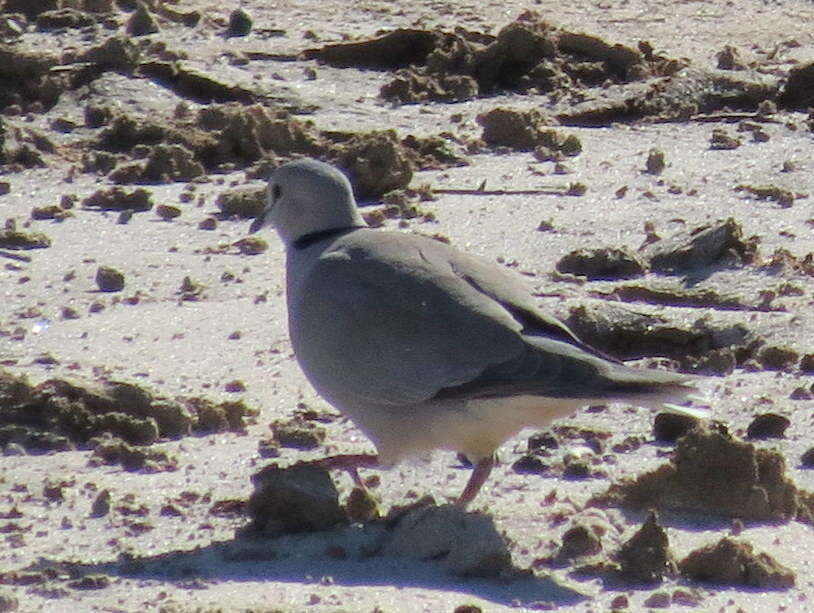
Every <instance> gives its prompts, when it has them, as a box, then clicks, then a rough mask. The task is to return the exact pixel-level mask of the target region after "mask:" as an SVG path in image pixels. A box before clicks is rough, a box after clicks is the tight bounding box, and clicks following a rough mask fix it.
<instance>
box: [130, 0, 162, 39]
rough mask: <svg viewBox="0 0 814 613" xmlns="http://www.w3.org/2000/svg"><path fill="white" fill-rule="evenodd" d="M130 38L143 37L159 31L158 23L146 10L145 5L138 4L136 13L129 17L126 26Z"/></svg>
mask: <svg viewBox="0 0 814 613" xmlns="http://www.w3.org/2000/svg"><path fill="white" fill-rule="evenodd" d="M126 30H127V33H128V34H130V36H145V35H147V34H155V33H156V32H158V31H159V27H158V22H157V21H156V19H155V17H154V16H153V14H152V13H151V12H150V11H149V10H148V9H147V5H146V4H144V3H143V2H139V3H138V6H137V7H136V11H135V12H134V13H133V14H132V15H131V16H130V19H129V20H128V21H127V26H126Z"/></svg>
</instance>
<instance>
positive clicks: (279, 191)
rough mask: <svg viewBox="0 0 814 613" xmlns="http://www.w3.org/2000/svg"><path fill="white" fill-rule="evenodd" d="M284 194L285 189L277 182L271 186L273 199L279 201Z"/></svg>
mask: <svg viewBox="0 0 814 613" xmlns="http://www.w3.org/2000/svg"><path fill="white" fill-rule="evenodd" d="M282 195H283V189H282V188H281V187H280V186H279V185H277V184H276V183H275V184H274V186H273V187H272V188H271V201H272V202H277V201H278V200H279V199H280V196H282Z"/></svg>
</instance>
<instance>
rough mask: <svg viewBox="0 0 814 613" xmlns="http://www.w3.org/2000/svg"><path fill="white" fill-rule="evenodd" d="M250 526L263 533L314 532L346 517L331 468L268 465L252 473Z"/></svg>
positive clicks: (329, 526)
mask: <svg viewBox="0 0 814 613" xmlns="http://www.w3.org/2000/svg"><path fill="white" fill-rule="evenodd" d="M252 483H253V484H254V491H253V492H252V494H251V497H250V498H249V504H248V512H249V517H251V519H252V524H251V528H250V529H251V530H252V531H254V532H262V533H263V534H269V535H274V534H280V533H286V532H315V531H319V530H327V529H328V528H332V527H333V526H335V525H337V524H339V523H342V522H344V521H346V518H345V513H344V512H343V511H342V508H341V507H340V506H339V494H338V492H337V491H336V487H335V486H334V484H333V481H331V477H330V475H329V474H328V471H327V470H325V469H324V468H319V467H317V466H314V465H313V464H302V463H301V464H295V465H293V466H291V467H289V468H279V467H277V466H275V465H271V466H268V467H266V468H264V469H263V470H261V471H260V472H259V473H257V474H255V475H253V476H252Z"/></svg>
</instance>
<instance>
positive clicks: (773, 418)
mask: <svg viewBox="0 0 814 613" xmlns="http://www.w3.org/2000/svg"><path fill="white" fill-rule="evenodd" d="M790 425H791V422H790V421H789V418H788V417H785V416H783V415H778V414H777V413H762V414H760V415H758V416H756V417H755V418H754V419H753V420H752V422H751V423H750V424H749V427H748V428H747V429H746V436H747V437H748V438H761V439H762V438H783V437H784V436H785V435H786V430H787V429H788V427H789V426H790Z"/></svg>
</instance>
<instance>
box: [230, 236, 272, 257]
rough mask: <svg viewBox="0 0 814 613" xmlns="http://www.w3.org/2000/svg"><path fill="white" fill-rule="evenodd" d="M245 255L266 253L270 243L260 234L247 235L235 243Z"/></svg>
mask: <svg viewBox="0 0 814 613" xmlns="http://www.w3.org/2000/svg"><path fill="white" fill-rule="evenodd" d="M233 245H234V246H235V247H237V248H238V250H239V251H240V253H242V254H243V255H260V254H261V253H264V252H265V251H266V250H267V249H268V248H269V244H268V243H267V242H266V241H265V240H264V239H262V238H260V237H259V236H247V237H246V238H241V239H240V240H238V241H235V242H234V243H233Z"/></svg>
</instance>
